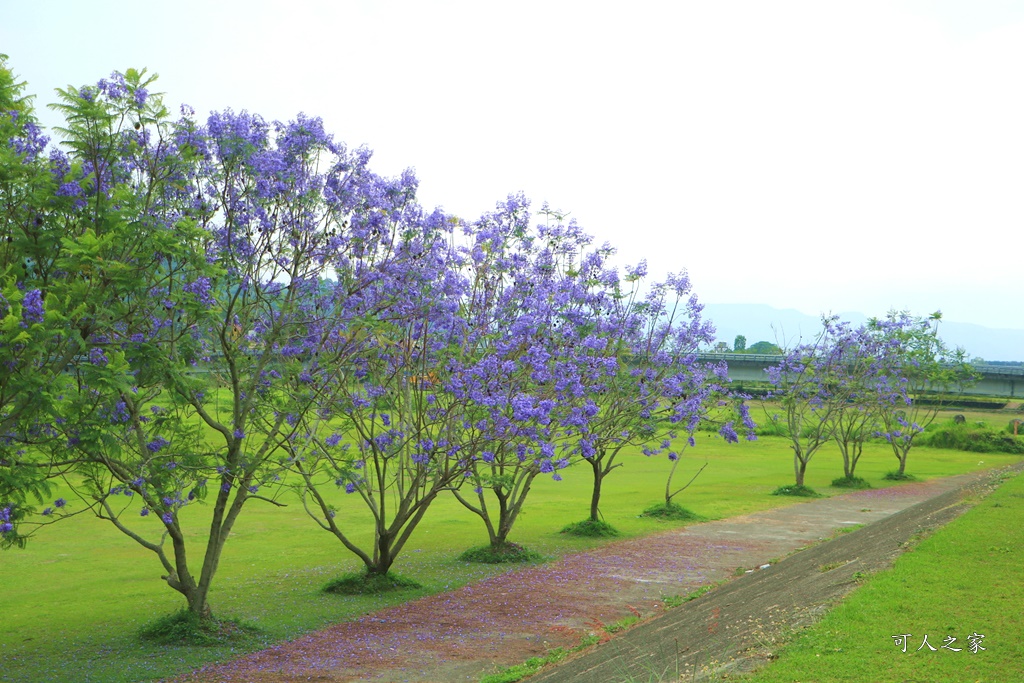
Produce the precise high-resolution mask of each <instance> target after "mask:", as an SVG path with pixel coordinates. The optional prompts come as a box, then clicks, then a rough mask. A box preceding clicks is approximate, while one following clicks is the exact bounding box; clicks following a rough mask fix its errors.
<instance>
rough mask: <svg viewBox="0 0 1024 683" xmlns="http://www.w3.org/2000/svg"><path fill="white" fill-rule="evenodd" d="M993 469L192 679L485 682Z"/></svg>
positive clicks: (299, 645)
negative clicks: (505, 669) (678, 597)
mask: <svg viewBox="0 0 1024 683" xmlns="http://www.w3.org/2000/svg"><path fill="white" fill-rule="evenodd" d="M990 476H991V475H990V473H974V474H967V475H960V476H956V477H948V478H945V479H936V480H932V481H928V482H920V483H909V484H903V485H899V486H895V487H891V488H887V489H872V490H867V491H857V492H853V493H848V494H843V495H839V496H833V497H831V498H824V499H817V500H813V501H810V502H806V503H798V504H795V505H791V506H788V507H784V508H779V509H775V510H766V511H763V512H757V513H753V514H749V515H742V516H739V517H733V518H730V519H724V520H719V521H714V522H706V523H703V524H695V525H692V526H689V527H686V528H683V529H677V530H672V531H666V532H662V533H658V534H654V535H651V536H646V537H643V538H637V539H629V540H625V541H620V542H615V543H611V544H608V545H606V546H604V547H601V548H599V549H596V550H593V551H588V552H584V553H577V554H573V555H569V556H566V557H564V558H563V559H561V560H559V561H557V562H553V563H550V564H545V565H539V566H533V567H528V568H524V569H519V570H515V571H511V572H508V573H505V574H502V575H499V576H495V577H492V578H490V579H486V580H484V581H481V582H478V583H475V584H471V585H468V586H464V587H463V588H460V589H458V590H455V591H451V592H448V593H442V594H438V595H433V596H429V597H425V598H421V599H419V600H415V601H412V602H409V603H406V604H404V605H400V606H397V607H393V608H389V609H386V610H381V611H380V612H375V613H373V614H370V615H367V616H365V617H363V618H361V619H358V620H356V621H352V622H345V623H342V624H337V625H335V626H333V627H330V628H327V629H324V630H322V631H318V632H315V633H311V634H307V635H306V636H303V637H302V638H299V639H297V640H295V641H291V642H288V643H283V644H281V645H278V646H275V647H273V648H270V649H268V650H264V651H262V652H257V653H253V654H251V655H248V656H245V657H242V658H240V659H238V660H235V661H232V662H228V663H225V664H219V665H215V666H210V667H206V668H204V669H202V670H200V671H197V672H194V673H193V674H191V675H190V676H186V677H184V679H183V680H188V681H218V682H220V681H246V682H257V681H332V682H355V681H379V682H392V681H394V682H398V681H414V682H418V683H428V682H429V683H452V682H453V681H473V682H474V683H475V682H477V681H479V680H480V678H481V677H482V676H484V675H487V674H490V673H494V672H495V671H497V670H498V669H499V668H501V667H504V666H509V665H512V664H516V663H520V662H522V661H524V660H525V659H527V658H528V657H531V656H537V655H542V654H544V653H545V652H547V651H548V650H550V649H551V648H554V647H558V646H563V647H566V646H572V645H573V644H575V643H577V642H579V639H580V638H581V637H582V636H584V635H586V634H588V633H603V629H602V625H603V624H609V623H614V622H615V621H617V620H619V619H622V618H624V617H628V616H630V615H631V614H640V615H641V616H643V617H644V618H646V617H649V616H655V615H658V614H660V613H662V612H664V604H663V601H664V596H674V595H687V594H689V593H691V592H693V591H694V590H696V589H698V588H700V587H702V586H707V585H710V584H715V583H718V582H720V581H724V580H727V579H729V578H731V577H733V576H735V575H736V573H737V568H743V570H744V571H745V570H749V569H753V572H754V573H755V574H759V573H761V572H762V570H760V569H758V568H759V567H761V566H762V565H765V564H769V563H772V564H774V563H775V562H776V561H777V559H778V558H782V557H784V556H786V555H788V554H790V553H792V552H793V551H795V550H798V549H801V548H803V547H805V546H807V545H809V544H812V543H814V542H816V541H818V540H820V539H822V538H826V537H829V536H831V535H833V534H834V533H835V532H836V531H837V530H838V529H842V528H844V527H851V526H856V525H866V524H871V523H873V522H877V521H879V520H882V519H884V518H887V517H890V516H891V515H893V514H894V513H897V512H900V511H901V510H905V509H907V508H909V507H911V506H913V505H915V504H917V503H921V502H922V501H926V500H929V499H932V498H935V497H937V496H940V495H941V494H944V493H948V492H951V491H954V490H956V489H959V488H960V487H963V486H965V485H968V484H971V483H975V482H979V481H981V480H987V479H988V478H989V477H990ZM763 573H765V574H768V573H770V572H763ZM737 583H739V582H737ZM716 592H717V591H716ZM680 611H682V610H675V611H673V612H669V613H667V614H666V615H665V616H668V615H671V614H673V613H675V612H680ZM599 649H600V648H599ZM549 675H553V674H549V673H545V674H544V676H542V678H546V677H548V676H549ZM556 678H557V676H556ZM553 680H554V679H553ZM565 680H573V679H571V678H567V679H565ZM579 680H594V681H600V680H602V679H600V678H591V677H587V678H580V679H579Z"/></svg>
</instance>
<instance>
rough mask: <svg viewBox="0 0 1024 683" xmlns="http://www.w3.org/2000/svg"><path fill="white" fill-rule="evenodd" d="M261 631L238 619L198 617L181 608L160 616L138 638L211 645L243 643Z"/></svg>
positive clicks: (174, 643) (168, 642)
mask: <svg viewBox="0 0 1024 683" xmlns="http://www.w3.org/2000/svg"><path fill="white" fill-rule="evenodd" d="M261 633H262V632H261V631H260V629H258V628H256V627H255V626H250V625H248V624H244V623H242V622H240V621H238V620H237V619H214V618H213V617H210V618H207V619H201V618H200V617H199V615H198V614H196V613H195V612H190V611H188V610H181V611H180V612H175V613H174V614H168V615H166V616H163V617H160V618H159V619H157V620H156V621H154V622H153V623H151V624H149V625H147V626H143V627H142V628H141V629H140V630H139V638H141V639H142V640H146V641H149V642H152V643H157V644H158V645H193V646H199V647H214V646H217V645H232V644H240V643H245V642H248V641H251V640H254V639H255V638H257V637H258V636H259V635H260V634H261Z"/></svg>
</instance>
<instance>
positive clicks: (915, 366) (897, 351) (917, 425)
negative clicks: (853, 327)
mask: <svg viewBox="0 0 1024 683" xmlns="http://www.w3.org/2000/svg"><path fill="white" fill-rule="evenodd" d="M941 321H942V313H941V312H939V311H936V312H935V313H933V314H932V315H931V316H929V317H928V318H921V317H915V316H912V315H911V314H910V313H908V312H906V311H902V312H896V311H892V312H890V313H889V314H888V315H887V316H886V318H885V319H884V320H879V319H873V320H871V321H870V322H869V329H870V331H871V333H872V334H873V335H874V336H875V338H876V339H875V343H876V344H877V345H878V346H879V348H880V349H881V354H882V359H883V361H882V362H883V363H884V367H883V368H882V369H881V370H880V372H882V376H881V378H880V380H879V382H878V383H877V385H876V392H877V398H876V400H877V402H878V403H879V405H881V406H883V408H884V409H883V410H881V411H880V412H879V416H880V421H881V425H882V427H881V429H880V430H879V431H878V432H877V435H878V436H881V437H883V438H885V440H886V441H887V442H888V443H889V445H890V446H891V447H892V451H893V455H894V456H895V457H896V460H897V461H898V462H899V467H898V468H897V469H896V471H894V472H891V473H890V474H889V475H887V478H890V479H905V478H907V476H908V475H907V474H906V467H907V456H908V455H909V453H910V449H911V448H912V447H913V445H914V439H915V438H916V437H917V435H918V434H920V433H921V432H923V431H924V430H925V428H926V427H928V425H930V424H931V423H932V422H933V421H934V420H935V417H936V416H937V415H938V413H939V411H940V410H941V409H942V408H943V407H944V406H945V405H948V403H949V402H950V400H952V397H955V396H957V395H959V394H961V393H962V392H963V390H964V389H965V388H966V387H967V386H969V385H970V384H971V383H973V382H974V381H976V379H977V373H976V372H975V370H974V369H973V368H972V367H971V366H970V364H969V363H968V361H967V354H966V352H965V351H964V350H963V349H959V348H958V349H950V348H949V347H947V346H946V344H945V343H944V342H943V341H942V339H941V338H940V337H939V333H938V328H939V323H940V322H941ZM901 404H902V405H901Z"/></svg>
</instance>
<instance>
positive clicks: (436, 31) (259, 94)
mask: <svg viewBox="0 0 1024 683" xmlns="http://www.w3.org/2000/svg"><path fill="white" fill-rule="evenodd" d="M0 52H2V53H6V54H7V55H8V56H9V58H10V59H9V64H10V65H11V67H12V68H13V69H14V71H15V73H16V74H18V75H20V76H21V77H22V79H23V80H26V81H27V82H28V84H29V91H30V92H34V93H36V94H37V95H38V98H37V101H36V104H37V107H41V106H42V105H45V104H47V103H50V102H52V101H53V100H54V97H53V95H52V93H53V90H54V88H56V87H63V86H66V85H69V84H73V85H75V86H79V85H82V84H85V83H94V82H95V81H96V80H98V79H99V78H101V77H103V76H106V75H108V74H109V73H110V72H111V71H112V70H115V69H116V70H124V69H127V68H129V67H135V68H141V67H146V68H148V69H149V70H150V71H154V72H156V73H158V74H160V80H159V82H158V85H159V88H158V90H161V91H163V92H165V93H166V98H167V101H168V102H170V103H180V102H187V103H189V104H191V105H192V106H193V107H194V108H195V109H196V110H197V111H198V112H199V113H200V114H201V115H204V114H205V113H206V112H209V111H210V110H214V109H223V108H226V107H231V108H233V109H235V110H242V109H247V110H249V111H253V112H257V113H260V114H261V115H263V116H264V117H265V118H267V119H269V120H274V119H281V120H284V119H288V118H291V117H293V116H294V115H295V114H296V113H297V112H300V111H302V112H305V113H307V114H311V115H317V116H321V117H323V119H324V120H325V122H326V124H327V127H328V128H329V129H330V130H332V131H334V133H335V136H336V138H338V139H340V140H343V141H345V142H346V143H348V144H350V145H359V144H366V145H368V146H369V147H370V148H372V149H373V150H374V152H375V153H374V162H373V165H374V168H375V169H376V170H377V171H378V172H380V173H384V174H397V173H399V172H400V171H401V170H402V169H404V168H406V167H413V168H415V169H416V171H417V175H418V177H419V178H420V182H421V185H420V188H421V192H420V198H421V201H422V203H424V204H426V205H427V206H430V207H433V206H435V205H441V206H443V207H444V208H445V209H447V210H448V211H450V212H453V213H456V214H458V215H459V216H461V217H463V218H472V217H474V216H476V215H478V214H480V213H481V212H483V211H486V210H489V209H491V208H493V207H494V203H495V202H496V201H497V200H499V199H501V198H502V197H504V196H506V195H507V194H509V193H511V192H517V191H524V192H525V193H526V194H527V195H528V196H529V197H531V198H532V199H533V200H534V205H535V207H539V206H540V204H541V202H543V201H548V202H549V203H550V204H551V205H552V206H553V207H555V208H558V209H561V210H563V211H566V212H571V216H573V217H575V218H576V219H577V221H578V222H579V223H580V224H581V225H582V226H583V227H584V228H585V229H586V230H587V231H589V232H590V233H592V234H594V235H595V236H596V238H597V241H598V242H604V241H608V242H611V243H612V244H613V245H614V246H616V247H617V248H618V250H619V254H620V259H621V262H622V263H633V262H635V261H637V260H639V259H642V258H646V259H647V260H648V262H649V264H650V269H651V273H652V274H653V275H660V274H663V273H666V272H669V271H678V270H683V269H685V270H687V271H688V272H689V274H690V277H691V279H692V280H693V283H694V288H695V290H696V292H697V294H698V296H699V298H700V299H701V300H703V301H706V302H713V303H764V304H769V305H772V306H775V307H777V308H795V309H798V310H800V311H803V312H805V313H809V314H812V315H813V314H817V313H821V312H843V311H859V312H862V313H865V314H867V315H881V314H884V313H885V312H886V311H887V310H888V309H890V308H909V309H910V310H912V311H913V312H915V313H918V314H922V315H924V314H929V313H931V312H932V311H934V310H936V309H941V310H942V311H943V313H944V317H945V319H946V320H950V321H958V322H972V323H978V324H983V325H988V326H991V327H1004V328H1015V329H1024V265H1022V264H1024V234H1022V225H1024V73H1022V72H1024V1H1020V2H1018V1H1014V2H1009V1H1003V2H1000V1H997V0H960V1H954V0H920V1H910V0H906V1H900V2H896V1H893V2H870V1H865V0H858V1H857V2H842V3H839V2H827V1H825V0H812V1H808V2H788V1H787V2H783V1H775V0H772V1H765V0H756V1H752V2H719V1H715V2H712V1H707V2H667V1H666V2H642V1H634V2H631V3H614V4H613V3H596V2H579V3H577V2H557V1H556V0H547V1H544V2H532V1H524V0H517V1H516V2H488V1H486V0H473V1H471V2H431V1H429V0H418V1H416V0H409V1H378V2H372V1H369V0H367V1H363V2H351V1H349V2H346V1H341V0H339V1H330V2H305V1H303V0H292V2H289V3H285V2H280V1H274V2H270V1H259V0H244V1H237V0H230V1H223V0H204V1H202V2H199V1H196V0H177V1H176V2H164V3H151V2H113V1H112V0H88V1H82V0H33V1H32V2H26V1H24V0H17V1H14V0H0ZM45 116H46V117H47V118H44V121H46V122H47V123H49V124H51V125H52V124H53V123H56V122H57V119H55V118H53V116H52V114H46V115H45Z"/></svg>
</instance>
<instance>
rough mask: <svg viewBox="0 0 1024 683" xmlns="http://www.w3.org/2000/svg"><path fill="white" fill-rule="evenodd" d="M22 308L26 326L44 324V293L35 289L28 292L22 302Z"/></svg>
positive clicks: (22, 316)
mask: <svg viewBox="0 0 1024 683" xmlns="http://www.w3.org/2000/svg"><path fill="white" fill-rule="evenodd" d="M21 306H22V312H21V318H22V320H23V321H24V322H25V324H26V325H32V324H35V323H41V322H43V315H44V313H45V312H44V311H43V293H42V292H41V291H39V290H38V289H33V290H31V291H30V292H28V293H27V294H26V295H25V298H24V300H23V301H22V302H21Z"/></svg>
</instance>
